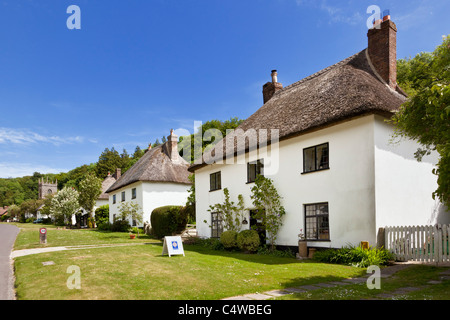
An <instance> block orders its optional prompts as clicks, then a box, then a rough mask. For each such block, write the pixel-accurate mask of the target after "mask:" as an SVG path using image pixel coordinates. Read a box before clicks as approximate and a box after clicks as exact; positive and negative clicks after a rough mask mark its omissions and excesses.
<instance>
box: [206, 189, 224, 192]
mask: <svg viewBox="0 0 450 320" xmlns="http://www.w3.org/2000/svg"><path fill="white" fill-rule="evenodd" d="M220 190H222V188H219V189H214V190H209V192H214V191H220Z"/></svg>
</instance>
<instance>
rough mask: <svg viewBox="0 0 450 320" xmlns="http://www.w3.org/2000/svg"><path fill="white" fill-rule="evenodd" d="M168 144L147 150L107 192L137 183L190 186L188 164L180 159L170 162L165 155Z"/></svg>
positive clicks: (166, 154)
mask: <svg viewBox="0 0 450 320" xmlns="http://www.w3.org/2000/svg"><path fill="white" fill-rule="evenodd" d="M166 144H168V142H166V143H165V144H163V145H161V146H158V147H156V148H153V149H150V150H148V151H147V152H146V153H145V154H144V155H143V156H142V157H141V158H140V159H139V160H138V161H137V162H136V163H135V164H134V165H133V166H132V167H131V168H130V169H128V170H127V172H125V173H124V174H123V175H122V176H121V177H120V178H119V179H118V180H117V181H116V182H115V183H114V184H113V185H112V186H111V187H110V188H109V189H108V190H107V191H106V193H111V192H113V191H115V190H118V189H120V188H123V187H125V186H127V185H129V184H132V183H134V182H138V181H145V182H170V183H179V184H187V185H188V184H191V182H190V181H189V179H188V177H189V175H190V173H189V171H188V168H189V163H188V162H186V160H184V159H183V158H182V157H177V159H176V160H171V159H170V157H169V156H168V153H167V146H166Z"/></svg>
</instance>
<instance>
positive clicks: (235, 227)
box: [208, 188, 245, 232]
mask: <svg viewBox="0 0 450 320" xmlns="http://www.w3.org/2000/svg"><path fill="white" fill-rule="evenodd" d="M223 194H224V196H225V201H224V202H223V203H217V204H215V205H212V206H209V209H208V211H210V212H215V213H218V214H220V216H221V217H222V226H223V228H224V229H225V230H227V231H235V232H239V231H241V227H242V221H243V219H244V210H245V207H244V197H243V196H242V195H241V194H240V195H238V203H237V204H235V203H234V202H233V201H230V192H229V190H228V188H225V189H223Z"/></svg>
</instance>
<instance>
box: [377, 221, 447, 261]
mask: <svg viewBox="0 0 450 320" xmlns="http://www.w3.org/2000/svg"><path fill="white" fill-rule="evenodd" d="M449 231H450V226H449V225H440V224H438V225H435V226H409V227H386V228H385V239H384V245H385V248H386V249H388V250H389V251H391V252H392V253H394V254H395V256H396V258H397V260H399V261H423V262H436V263H438V262H449V261H450V252H449V250H450V249H449Z"/></svg>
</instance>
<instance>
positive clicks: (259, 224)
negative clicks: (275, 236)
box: [250, 210, 266, 244]
mask: <svg viewBox="0 0 450 320" xmlns="http://www.w3.org/2000/svg"><path fill="white" fill-rule="evenodd" d="M265 214H266V213H265V212H263V213H260V214H258V210H250V230H256V232H258V235H259V240H260V241H261V244H265V243H266V228H265V227H264V217H265Z"/></svg>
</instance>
